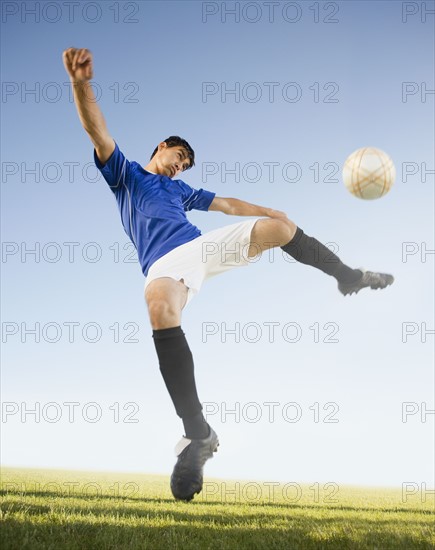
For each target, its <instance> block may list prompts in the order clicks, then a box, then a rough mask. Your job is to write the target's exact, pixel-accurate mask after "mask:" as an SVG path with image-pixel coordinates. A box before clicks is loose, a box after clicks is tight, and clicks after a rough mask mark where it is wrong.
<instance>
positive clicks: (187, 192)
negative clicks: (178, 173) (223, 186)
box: [178, 180, 216, 211]
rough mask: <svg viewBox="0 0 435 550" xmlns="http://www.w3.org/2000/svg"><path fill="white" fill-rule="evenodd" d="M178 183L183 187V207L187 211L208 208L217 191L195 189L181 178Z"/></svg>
mask: <svg viewBox="0 0 435 550" xmlns="http://www.w3.org/2000/svg"><path fill="white" fill-rule="evenodd" d="M178 183H179V184H180V186H181V189H182V200H183V208H184V210H185V211H188V210H205V211H207V210H208V208H209V206H210V204H211V203H212V201H213V199H214V198H215V196H216V193H212V192H211V191H206V190H205V189H194V188H193V187H190V185H187V183H185V182H184V181H181V180H178Z"/></svg>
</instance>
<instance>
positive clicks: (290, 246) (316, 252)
mask: <svg viewBox="0 0 435 550" xmlns="http://www.w3.org/2000/svg"><path fill="white" fill-rule="evenodd" d="M281 248H282V250H284V252H287V254H289V255H290V256H291V257H292V258H294V259H295V260H297V261H298V262H301V263H303V264H306V265H311V266H313V267H316V268H317V269H320V270H321V271H323V272H324V273H327V274H328V275H331V276H332V277H335V278H336V279H337V281H339V282H341V283H352V282H354V281H356V280H358V279H359V278H360V277H361V271H360V270H359V269H352V268H350V267H348V266H347V265H345V264H344V263H343V262H342V261H341V260H340V258H339V257H338V256H336V255H335V254H334V253H333V252H331V250H329V248H327V247H326V246H325V245H323V244H322V243H321V242H319V241H318V240H317V239H314V238H313V237H309V236H308V235H305V233H304V232H303V231H302V229H301V228H300V227H298V228H297V230H296V233H295V236H294V237H293V239H292V240H291V241H290V242H289V243H287V244H286V245H284V246H281Z"/></svg>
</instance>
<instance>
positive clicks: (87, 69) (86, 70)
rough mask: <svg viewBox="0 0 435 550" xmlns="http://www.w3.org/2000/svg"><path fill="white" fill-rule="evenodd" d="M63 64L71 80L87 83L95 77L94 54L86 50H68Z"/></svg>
mask: <svg viewBox="0 0 435 550" xmlns="http://www.w3.org/2000/svg"><path fill="white" fill-rule="evenodd" d="M62 58H63V64H64V65H65V69H66V72H67V73H68V74H69V76H70V78H71V79H73V80H74V81H76V82H87V81H88V80H91V78H92V77H93V74H94V73H93V67H92V53H91V52H90V51H89V50H87V49H86V48H81V49H78V48H68V49H67V50H65V51H64V52H63V56H62Z"/></svg>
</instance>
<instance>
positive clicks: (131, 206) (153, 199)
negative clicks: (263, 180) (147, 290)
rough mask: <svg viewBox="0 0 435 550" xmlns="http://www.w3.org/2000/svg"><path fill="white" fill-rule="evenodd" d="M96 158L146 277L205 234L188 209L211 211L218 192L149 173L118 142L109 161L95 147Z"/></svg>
mask: <svg viewBox="0 0 435 550" xmlns="http://www.w3.org/2000/svg"><path fill="white" fill-rule="evenodd" d="M94 161H95V164H96V166H97V168H98V169H99V170H100V172H101V173H102V174H103V177H104V179H105V180H106V182H107V183H108V184H109V186H110V189H111V190H112V191H113V193H114V195H115V198H116V201H117V203H118V208H119V211H120V213H121V219H122V225H123V226H124V230H125V232H126V233H127V235H128V236H129V238H130V239H131V241H132V243H133V244H134V246H135V248H136V250H137V254H138V257H139V262H140V265H141V267H142V272H143V274H144V275H145V277H146V276H147V274H148V270H149V268H150V267H151V265H152V264H153V263H154V262H155V261H156V260H158V259H159V258H160V257H162V256H164V255H165V254H166V253H168V252H170V251H171V250H173V249H174V248H176V247H177V246H180V245H182V244H185V243H187V242H189V241H192V240H193V239H196V238H197V237H199V236H200V235H201V231H200V230H199V229H198V228H197V227H196V226H194V225H193V224H191V223H190V222H189V220H188V219H187V216H186V214H185V212H186V211H188V210H192V209H193V208H194V209H196V210H208V207H209V206H210V204H211V202H212V200H213V199H214V197H215V193H211V192H210V191H205V190H204V189H199V190H197V189H193V188H192V187H190V186H189V185H187V183H184V181H181V180H172V179H171V178H169V177H167V176H162V175H159V174H153V173H151V172H148V171H147V170H145V169H144V168H142V166H140V164H138V163H137V162H130V161H128V160H127V159H126V158H125V156H124V155H123V153H122V152H121V151H120V150H119V148H118V144H117V143H116V142H115V150H114V151H113V153H112V155H111V157H110V158H109V160H108V161H107V162H106V164H104V165H103V164H102V163H101V162H100V160H99V158H98V156H97V153H96V151H95V149H94Z"/></svg>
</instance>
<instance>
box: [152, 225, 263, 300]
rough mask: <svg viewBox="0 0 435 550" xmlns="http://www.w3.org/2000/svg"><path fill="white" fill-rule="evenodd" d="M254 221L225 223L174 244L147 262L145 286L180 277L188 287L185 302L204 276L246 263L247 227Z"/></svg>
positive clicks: (249, 230) (249, 228)
mask: <svg viewBox="0 0 435 550" xmlns="http://www.w3.org/2000/svg"><path fill="white" fill-rule="evenodd" d="M257 221H258V218H256V219H250V220H247V221H243V222H239V223H234V224H232V225H227V226H225V227H221V228H219V229H215V230H214V231H209V232H208V233H205V234H204V235H201V236H200V237H197V238H196V239H193V241H190V242H188V243H185V244H182V245H181V246H177V248H174V249H173V250H171V251H170V252H168V253H167V254H165V255H164V256H162V257H161V258H159V259H158V260H156V261H155V262H154V263H153V264H152V265H151V267H150V269H149V271H148V275H147V278H146V280H145V290H146V288H147V286H148V285H149V284H150V283H151V281H154V279H158V278H160V277H171V278H172V279H175V280H176V281H179V280H180V279H183V280H184V284H185V285H186V286H187V287H188V289H189V290H188V295H187V302H186V306H187V304H188V303H189V302H190V300H191V299H192V298H193V297H194V296H195V295H196V294H198V292H199V291H200V289H201V286H202V283H203V282H204V281H205V280H207V279H210V278H211V277H214V276H215V275H219V274H220V273H224V272H225V271H229V270H230V269H233V268H234V267H243V266H246V265H248V264H249V259H248V249H249V243H250V241H251V231H252V228H253V227H254V225H255V224H256V222H257ZM251 260H253V258H252V259H251Z"/></svg>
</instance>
